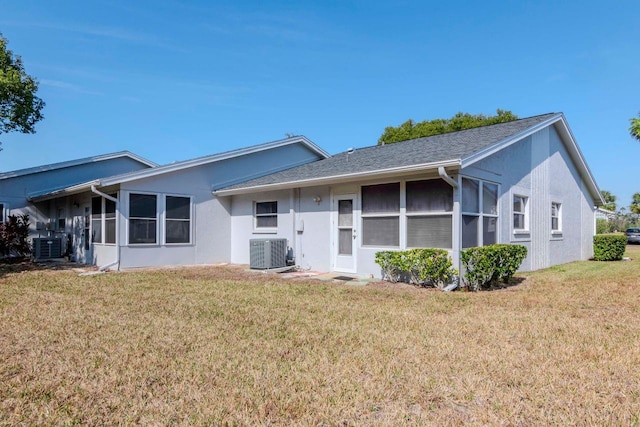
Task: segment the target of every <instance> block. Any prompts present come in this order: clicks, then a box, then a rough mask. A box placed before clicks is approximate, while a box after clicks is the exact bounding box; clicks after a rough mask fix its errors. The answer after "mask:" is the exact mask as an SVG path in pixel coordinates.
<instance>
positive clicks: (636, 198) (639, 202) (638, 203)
mask: <svg viewBox="0 0 640 427" xmlns="http://www.w3.org/2000/svg"><path fill="white" fill-rule="evenodd" d="M629 210H631V212H633V213H634V214H636V215H640V193H634V194H633V199H632V200H631V205H629Z"/></svg>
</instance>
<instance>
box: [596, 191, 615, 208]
mask: <svg viewBox="0 0 640 427" xmlns="http://www.w3.org/2000/svg"><path fill="white" fill-rule="evenodd" d="M600 194H601V195H602V198H603V199H604V205H602V208H603V209H606V210H608V211H611V212H615V211H616V199H617V197H616V196H615V195H613V194H611V192H610V191H607V190H602V191H600Z"/></svg>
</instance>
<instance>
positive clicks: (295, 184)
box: [213, 159, 461, 196]
mask: <svg viewBox="0 0 640 427" xmlns="http://www.w3.org/2000/svg"><path fill="white" fill-rule="evenodd" d="M460 165H461V161H460V159H451V160H444V161H440V162H431V163H422V164H418V165H410V166H400V167H395V168H387V169H379V170H375V171H366V172H356V173H348V174H341V175H331V176H327V177H322V178H309V179H301V180H295V181H287V182H279V183H273V184H263V185H255V186H251V187H243V188H235V189H227V190H225V189H220V190H216V191H213V194H215V195H216V196H235V195H240V194H250V193H256V192H262V191H272V190H285V189H290V188H301V187H312V186H316V185H331V184H337V183H345V182H352V181H359V180H362V179H375V178H385V177H390V176H400V175H410V174H413V173H416V172H424V171H428V170H434V171H437V170H438V168H439V167H444V168H449V169H451V170H457V169H460Z"/></svg>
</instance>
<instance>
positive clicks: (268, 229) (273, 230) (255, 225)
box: [253, 199, 279, 234]
mask: <svg viewBox="0 0 640 427" xmlns="http://www.w3.org/2000/svg"><path fill="white" fill-rule="evenodd" d="M260 203H275V204H276V212H275V213H264V214H259V213H258V205H259V204H260ZM278 209H279V207H278V200H277V199H268V200H267V199H265V200H255V201H254V202H253V232H254V233H268V234H275V233H277V232H278V222H279V221H278V215H279V213H278ZM271 216H275V218H276V226H275V227H259V226H258V218H259V217H271Z"/></svg>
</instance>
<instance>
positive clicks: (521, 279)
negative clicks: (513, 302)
mask: <svg viewBox="0 0 640 427" xmlns="http://www.w3.org/2000/svg"><path fill="white" fill-rule="evenodd" d="M525 280H527V279H526V278H525V277H512V278H511V280H509V283H498V284H495V285H491V286H490V287H488V288H484V289H482V291H499V290H502V289H508V288H513V287H515V286H518V285H519V284H521V283H522V282H524V281H525ZM482 291H481V292H482Z"/></svg>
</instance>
